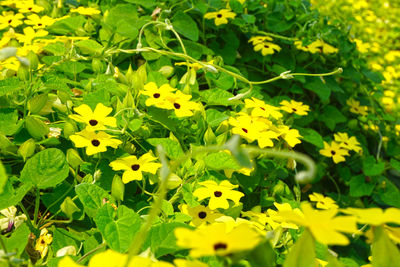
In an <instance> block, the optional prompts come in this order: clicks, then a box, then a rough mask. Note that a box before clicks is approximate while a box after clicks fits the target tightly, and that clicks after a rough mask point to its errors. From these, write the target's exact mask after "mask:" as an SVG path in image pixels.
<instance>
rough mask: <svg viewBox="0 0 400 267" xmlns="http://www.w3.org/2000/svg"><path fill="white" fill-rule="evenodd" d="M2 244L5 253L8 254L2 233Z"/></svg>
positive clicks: (0, 236)
mask: <svg viewBox="0 0 400 267" xmlns="http://www.w3.org/2000/svg"><path fill="white" fill-rule="evenodd" d="M0 245H1V247H2V248H3V251H4V253H5V254H7V247H6V244H5V243H4V240H3V236H2V235H0Z"/></svg>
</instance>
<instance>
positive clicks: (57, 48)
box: [43, 42, 67, 56]
mask: <svg viewBox="0 0 400 267" xmlns="http://www.w3.org/2000/svg"><path fill="white" fill-rule="evenodd" d="M43 50H44V51H46V52H47V53H52V54H53V55H55V56H64V55H65V54H66V53H67V50H66V48H65V45H64V44H63V43H61V42H57V43H53V44H48V45H46V46H45V47H43Z"/></svg>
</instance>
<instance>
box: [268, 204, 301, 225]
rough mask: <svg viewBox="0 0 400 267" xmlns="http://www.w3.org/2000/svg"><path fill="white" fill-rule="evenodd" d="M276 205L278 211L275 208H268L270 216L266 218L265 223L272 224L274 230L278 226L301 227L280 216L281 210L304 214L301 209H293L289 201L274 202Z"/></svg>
mask: <svg viewBox="0 0 400 267" xmlns="http://www.w3.org/2000/svg"><path fill="white" fill-rule="evenodd" d="M274 206H275V207H276V209H277V210H278V211H275V210H273V209H268V210H267V213H268V215H269V216H268V217H266V218H265V223H268V225H270V226H271V228H272V229H273V230H275V229H276V228H278V227H282V228H286V229H299V227H298V226H297V225H296V224H294V223H291V222H289V221H287V220H286V219H285V218H284V217H282V216H280V215H279V212H281V211H288V212H294V213H296V214H297V215H299V216H304V215H303V213H302V212H301V210H300V209H298V208H295V209H293V208H292V206H290V204H289V203H282V204H279V203H276V202H274Z"/></svg>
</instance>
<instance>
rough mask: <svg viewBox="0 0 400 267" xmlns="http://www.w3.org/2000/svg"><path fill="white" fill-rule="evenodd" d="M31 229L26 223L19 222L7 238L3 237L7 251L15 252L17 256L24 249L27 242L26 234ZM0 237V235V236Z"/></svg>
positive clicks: (27, 234)
mask: <svg viewBox="0 0 400 267" xmlns="http://www.w3.org/2000/svg"><path fill="white" fill-rule="evenodd" d="M30 232H31V231H30V230H29V227H28V226H27V225H26V223H23V224H21V225H20V226H19V227H18V228H17V229H16V230H15V231H14V232H13V233H12V234H11V236H10V237H9V238H3V240H4V241H5V242H4V243H5V245H6V248H7V251H8V252H15V253H16V256H17V257H19V256H20V255H21V254H22V252H24V251H25V246H26V244H27V243H28V236H29V233H30ZM0 238H2V237H0Z"/></svg>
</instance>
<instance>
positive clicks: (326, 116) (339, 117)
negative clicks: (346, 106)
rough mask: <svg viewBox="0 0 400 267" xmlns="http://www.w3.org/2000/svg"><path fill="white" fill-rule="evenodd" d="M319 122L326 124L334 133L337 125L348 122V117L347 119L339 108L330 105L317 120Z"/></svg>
mask: <svg viewBox="0 0 400 267" xmlns="http://www.w3.org/2000/svg"><path fill="white" fill-rule="evenodd" d="M317 119H318V120H319V121H321V122H323V123H325V125H326V126H327V127H328V128H329V129H330V130H331V131H333V130H334V129H335V127H336V124H338V123H342V122H347V117H345V116H344V115H343V114H342V113H341V112H340V111H339V110H338V109H337V108H335V107H334V106H331V105H328V106H326V107H325V108H324V109H323V111H322V114H321V115H320V116H318V118H317Z"/></svg>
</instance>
